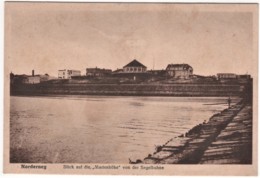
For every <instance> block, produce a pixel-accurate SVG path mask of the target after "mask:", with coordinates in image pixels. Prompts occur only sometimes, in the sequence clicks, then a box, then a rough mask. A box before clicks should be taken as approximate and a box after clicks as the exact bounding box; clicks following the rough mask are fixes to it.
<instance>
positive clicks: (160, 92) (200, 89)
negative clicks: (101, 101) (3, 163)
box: [10, 83, 250, 96]
mask: <svg viewBox="0 0 260 178" xmlns="http://www.w3.org/2000/svg"><path fill="white" fill-rule="evenodd" d="M248 86H249V85H245V84H221V83H219V84H44V83H42V84H41V83H40V84H16V85H11V91H10V92H11V95H48V94H54V95H59V94H60V95H122V96H125V95H128V96H243V95H245V94H246V93H248V92H247V91H248V88H250V87H248Z"/></svg>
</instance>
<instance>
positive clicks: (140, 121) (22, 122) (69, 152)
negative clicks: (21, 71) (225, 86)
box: [10, 96, 238, 163]
mask: <svg viewBox="0 0 260 178" xmlns="http://www.w3.org/2000/svg"><path fill="white" fill-rule="evenodd" d="M226 100H227V98H223V97H218V98H216V97H196V98H188V97H114V96H113V97H109V96H106V97H104V96H60V97H13V96H12V97H11V113H10V124H11V125H10V134H11V135H10V136H11V140H10V141H11V143H10V147H11V161H12V162H38V163H128V158H131V159H132V160H135V159H138V158H144V157H145V156H147V155H148V154H149V153H152V152H154V149H155V146H156V145H161V144H164V143H165V142H166V141H168V140H169V139H171V138H174V137H176V136H179V135H180V134H183V133H185V132H187V131H188V130H189V129H191V128H192V127H193V126H195V125H197V124H199V123H202V122H203V121H204V120H208V119H209V118H210V117H211V116H212V115H213V114H215V113H218V112H220V111H221V110H223V109H225V108H227V104H220V103H226ZM237 101H238V99H233V100H232V102H237ZM213 103H217V104H216V105H208V104H213Z"/></svg>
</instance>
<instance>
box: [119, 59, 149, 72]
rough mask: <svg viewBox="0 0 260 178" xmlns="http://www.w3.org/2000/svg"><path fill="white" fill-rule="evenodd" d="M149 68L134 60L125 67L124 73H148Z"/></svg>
mask: <svg viewBox="0 0 260 178" xmlns="http://www.w3.org/2000/svg"><path fill="white" fill-rule="evenodd" d="M146 69H147V67H146V66H145V65H143V64H142V63H140V62H139V61H137V60H136V59H134V60H133V61H131V62H130V63H128V64H127V65H125V66H124V67H123V72H124V73H144V72H146Z"/></svg>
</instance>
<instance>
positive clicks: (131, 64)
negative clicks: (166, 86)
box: [124, 59, 146, 68]
mask: <svg viewBox="0 0 260 178" xmlns="http://www.w3.org/2000/svg"><path fill="white" fill-rule="evenodd" d="M124 67H145V68H146V66H144V65H143V64H141V63H140V62H139V61H137V60H136V59H134V60H133V61H131V62H130V63H128V64H127V65H125V66H124Z"/></svg>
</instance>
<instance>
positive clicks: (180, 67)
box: [166, 64, 193, 79]
mask: <svg viewBox="0 0 260 178" xmlns="http://www.w3.org/2000/svg"><path fill="white" fill-rule="evenodd" d="M166 72H167V73H168V75H170V76H171V77H174V78H184V79H187V78H189V77H190V76H191V75H192V74H193V68H192V67H191V66H190V65H189V64H169V65H168V66H167V67H166Z"/></svg>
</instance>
